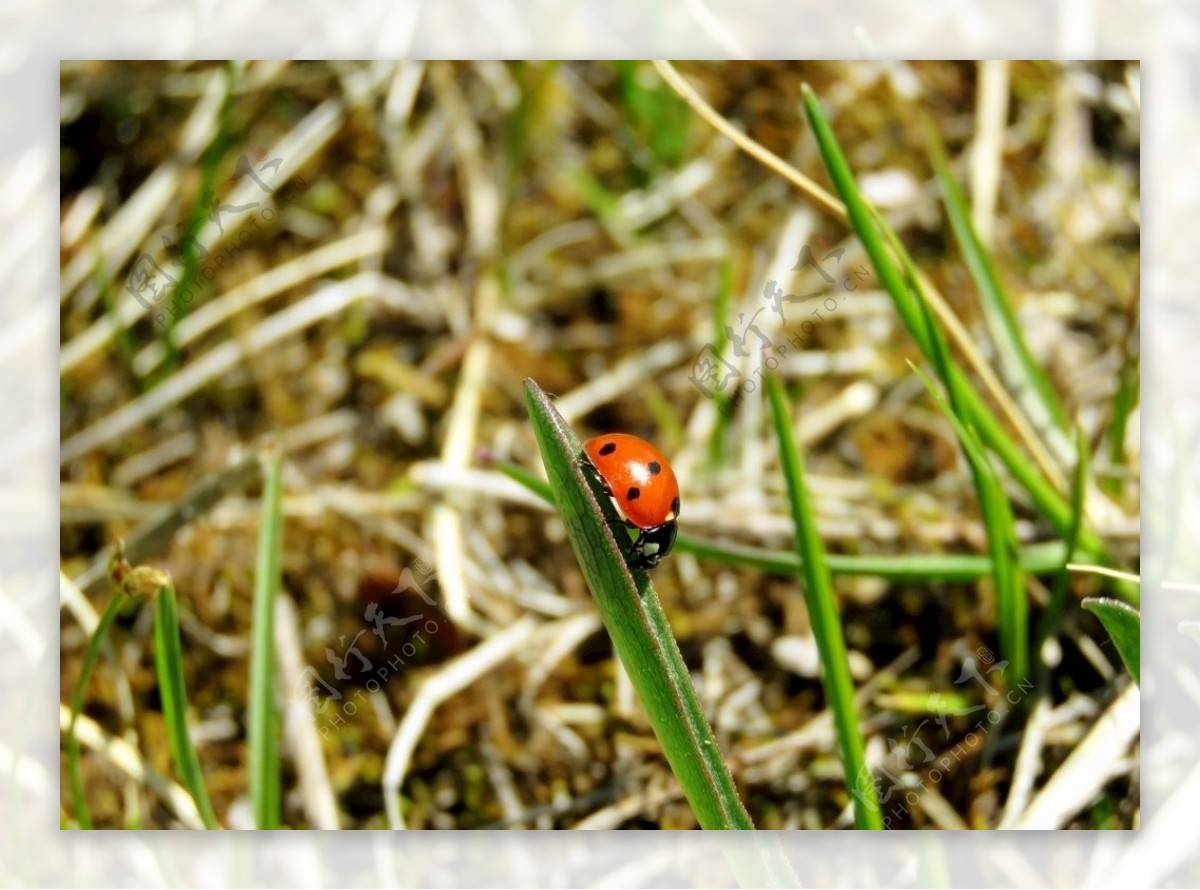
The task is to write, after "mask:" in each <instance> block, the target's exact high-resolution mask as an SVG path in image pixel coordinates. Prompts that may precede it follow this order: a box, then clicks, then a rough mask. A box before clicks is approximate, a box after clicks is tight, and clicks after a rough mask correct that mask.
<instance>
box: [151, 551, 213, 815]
mask: <svg viewBox="0 0 1200 890" xmlns="http://www.w3.org/2000/svg"><path fill="white" fill-rule="evenodd" d="M164 574H165V573H164ZM154 661H155V665H156V666H157V670H158V690H159V696H160V698H161V699H162V709H163V719H164V720H165V721H166V725H167V740H168V742H169V743H170V748H171V759H172V760H174V761H175V768H176V769H178V770H179V775H180V777H181V778H182V779H183V785H184V787H185V788H187V790H188V791H189V792H190V793H191V795H192V798H193V799H194V800H195V801H196V808H197V809H198V810H199V811H200V818H201V819H203V820H204V824H205V826H206V827H207V828H220V827H221V826H220V825H219V824H218V823H217V817H216V814H215V813H214V812H213V808H212V804H211V803H210V802H209V800H208V792H207V790H205V787H204V773H203V771H202V770H201V769H200V758H199V757H198V756H197V755H196V748H195V746H194V745H193V744H192V738H191V736H190V735H189V734H188V725H187V691H186V688H185V686H184V680H183V677H184V673H183V644H182V642H181V641H180V635H179V612H178V604H177V603H176V600H175V585H174V584H173V583H171V580H170V578H169V577H167V578H166V582H165V583H164V584H163V585H162V586H161V587H159V589H158V592H157V593H156V594H155V596H154Z"/></svg>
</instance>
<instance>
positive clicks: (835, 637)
mask: <svg viewBox="0 0 1200 890" xmlns="http://www.w3.org/2000/svg"><path fill="white" fill-rule="evenodd" d="M766 377H767V391H768V394H769V396H770V400H771V409H772V413H773V414H774V418H775V433H776V436H777V438H778V439H779V459H780V463H781V464H782V466H783V472H784V476H785V478H786V480H787V487H788V500H789V501H790V503H791V508H792V521H793V524H794V526H795V535H796V552H797V554H798V555H799V556H800V557H801V570H800V582H801V586H802V587H803V589H804V593H805V601H806V603H807V604H808V614H809V620H810V621H811V622H812V628H813V635H814V636H815V637H816V639H817V651H818V653H819V655H820V657H821V666H822V668H823V671H822V674H821V682H822V684H823V686H824V688H825V699H826V701H827V703H828V705H829V709H830V711H832V713H833V720H834V726H835V727H836V729H837V737H838V746H839V748H840V749H841V752H842V768H843V770H844V771H845V775H846V790H847V791H848V792H849V793H850V794H851V796H852V798H853V799H854V824H855V825H856V826H857V827H858V828H864V829H882V828H883V819H882V816H881V814H880V811H879V798H878V796H877V794H876V789H875V779H874V777H873V776H872V775H871V772H870V770H869V769H868V768H867V759H866V753H865V750H864V748H863V737H862V731H861V730H860V729H859V725H858V713H857V709H856V708H855V706H854V684H853V681H852V680H851V679H850V664H849V661H848V659H847V656H846V642H845V640H844V639H843V636H842V624H841V617H840V615H839V613H838V605H837V600H836V598H835V597H834V593H833V582H832V580H831V578H830V574H829V568H828V566H826V564H825V547H824V544H823V543H822V542H821V536H820V535H819V534H818V532H817V524H816V520H815V518H814V516H813V512H812V508H811V506H810V505H809V501H808V489H807V488H806V486H805V482H804V465H803V462H802V461H801V458H800V453H799V450H798V449H797V447H796V440H795V437H794V435H793V434H792V414H791V411H790V410H789V407H788V403H787V399H786V397H785V396H784V393H783V385H782V384H781V383H780V382H779V377H778V375H777V374H773V373H769V372H768V373H767V375H766Z"/></svg>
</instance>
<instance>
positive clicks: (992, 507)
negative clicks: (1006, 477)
mask: <svg viewBox="0 0 1200 890" xmlns="http://www.w3.org/2000/svg"><path fill="white" fill-rule="evenodd" d="M912 368H913V371H914V372H915V373H916V374H917V376H918V377H920V378H921V382H922V383H923V384H925V388H926V389H927V390H928V391H929V395H930V396H931V397H932V398H933V400H934V402H935V403H936V404H937V405H938V407H939V408H940V409H941V411H942V413H943V414H944V415H945V416H946V418H947V420H949V421H950V423H951V425H952V426H953V427H954V430H955V433H956V434H957V435H958V441H959V444H960V445H961V446H962V450H963V454H964V455H965V456H966V458H967V463H968V464H969V465H970V467H971V476H972V478H973V479H974V482H975V491H976V494H977V496H978V498H979V509H980V513H981V515H982V517H983V524H984V528H985V529H986V530H987V536H988V552H989V553H990V554H991V557H992V572H993V578H994V580H995V586H996V613H997V614H996V627H997V631H998V634H999V637H1000V652H1001V654H1002V655H1004V656H1005V658H1006V660H1007V661H1008V667H1007V668H1006V669H1005V672H1004V673H1005V677H1006V678H1007V679H1008V680H1009V682H1010V684H1011V685H1013V686H1015V685H1016V684H1018V683H1020V682H1021V681H1022V680H1023V679H1025V677H1026V675H1027V674H1028V672H1029V602H1028V600H1027V599H1026V596H1025V581H1024V578H1023V576H1022V574H1021V569H1020V565H1019V564H1018V563H1017V559H1016V552H1017V537H1016V531H1015V528H1014V526H1013V515H1012V507H1011V506H1010V505H1009V503H1008V498H1007V497H1006V496H1005V494H1004V486H1003V485H1002V484H1001V482H1000V477H999V476H997V475H996V471H995V469H994V468H993V467H992V465H991V461H989V460H988V456H987V453H986V452H985V451H984V450H983V445H982V443H980V441H979V440H978V438H977V437H976V436H975V433H974V431H973V430H972V429H971V428H970V427H968V426H967V425H966V423H964V422H963V420H962V418H961V417H959V416H958V414H956V413H955V411H954V406H953V405H952V404H951V403H950V402H949V401H947V400H946V399H944V398H942V397H941V396H940V395H939V394H938V392H937V390H936V388H935V387H934V385H933V382H932V381H931V380H930V379H929V378H928V377H926V376H925V375H924V374H922V373H921V371H920V370H919V369H918V368H917V367H916V366H915V365H913V366H912Z"/></svg>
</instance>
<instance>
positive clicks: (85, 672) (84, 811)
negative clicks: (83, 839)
mask: <svg viewBox="0 0 1200 890" xmlns="http://www.w3.org/2000/svg"><path fill="white" fill-rule="evenodd" d="M128 602H129V597H127V596H126V595H125V594H124V593H122V592H121V591H119V590H118V591H116V592H114V594H113V597H112V599H110V600H109V601H108V605H107V606H106V607H105V609H104V612H103V614H102V615H101V616H100V620H99V621H98V622H97V623H96V629H95V630H94V631H93V632H92V636H91V639H89V640H88V644H87V648H86V649H85V650H84V652H83V664H82V665H81V666H80V668H79V679H78V680H76V681H75V688H74V689H72V690H71V723H70V726H69V727H68V728H67V773H68V775H69V776H70V781H71V797H72V798H73V803H74V806H75V820H76V821H77V822H78V823H79V827H80V828H82V829H85V830H91V828H92V816H91V812H90V810H89V809H88V804H87V792H86V790H85V789H84V787H83V770H82V768H81V765H80V762H79V738H78V736H76V735H75V723H76V721H77V720H78V719H79V715H80V713H81V712H82V711H83V696H84V694H85V693H86V692H87V686H88V683H89V681H90V680H91V678H92V671H93V669H94V668H95V667H96V659H97V658H98V657H99V656H100V650H101V649H103V647H104V641H105V640H106V639H107V638H108V629H109V628H110V627H112V623H113V621H114V620H115V619H116V617H117V615H118V614H120V612H121V610H122V609H123V608H124V607H125V604H126V603H128Z"/></svg>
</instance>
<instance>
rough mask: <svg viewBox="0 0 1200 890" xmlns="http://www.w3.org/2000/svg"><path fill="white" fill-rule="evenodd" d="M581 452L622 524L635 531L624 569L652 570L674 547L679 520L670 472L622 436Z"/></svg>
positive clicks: (643, 444)
mask: <svg viewBox="0 0 1200 890" xmlns="http://www.w3.org/2000/svg"><path fill="white" fill-rule="evenodd" d="M583 450H584V452H585V453H586V454H587V456H588V459H589V460H590V461H591V469H592V471H593V472H594V474H595V476H596V478H597V479H598V480H599V481H600V483H601V484H602V485H603V486H604V491H605V493H607V494H608V496H609V497H610V498H611V499H612V502H613V505H614V506H615V507H616V508H617V512H618V513H619V514H620V516H621V519H622V521H623V522H624V523H625V525H627V526H628V527H629V528H632V529H636V530H637V533H638V534H637V538H636V539H635V540H634V541H633V543H632V545H631V553H630V556H629V559H628V562H629V566H630V568H634V569H640V570H642V571H645V570H647V569H652V568H654V567H655V566H656V565H658V562H659V560H661V559H662V558H663V557H664V556H666V555H667V554H668V553H670V552H671V548H672V547H673V546H674V545H675V533H676V524H677V523H676V520H677V519H678V517H679V483H678V482H677V481H676V480H675V471H674V470H672V469H671V465H670V464H669V463H668V462H667V459H666V458H665V457H663V455H662V452H661V451H659V450H658V449H657V448H655V447H654V446H653V445H651V444H650V443H649V442H647V441H645V440H644V439H639V438H638V437H637V436H631V435H628V434H627V433H608V434H606V435H603V436H596V437H595V438H594V439H588V441H587V442H585V443H584V445H583Z"/></svg>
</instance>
